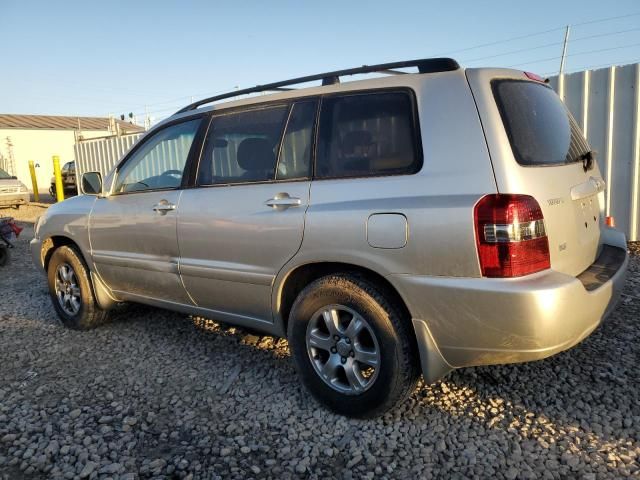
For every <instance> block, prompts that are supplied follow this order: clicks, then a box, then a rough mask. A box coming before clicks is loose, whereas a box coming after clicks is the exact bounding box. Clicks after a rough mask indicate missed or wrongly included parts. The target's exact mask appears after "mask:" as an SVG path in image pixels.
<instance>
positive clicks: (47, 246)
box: [40, 235, 80, 271]
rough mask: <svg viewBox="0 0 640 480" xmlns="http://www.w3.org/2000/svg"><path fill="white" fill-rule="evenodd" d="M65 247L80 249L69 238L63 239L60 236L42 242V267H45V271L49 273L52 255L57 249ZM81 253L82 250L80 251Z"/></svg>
mask: <svg viewBox="0 0 640 480" xmlns="http://www.w3.org/2000/svg"><path fill="white" fill-rule="evenodd" d="M65 245H72V246H74V247H76V248H77V247H78V246H77V245H76V243H75V242H74V241H73V240H71V239H70V238H69V237H63V236H59V235H55V236H53V237H49V238H47V239H46V240H45V241H44V242H42V252H41V253H40V254H41V255H42V265H43V266H44V270H45V271H47V269H48V268H49V260H51V255H53V252H55V251H56V249H58V248H60V247H63V246H65ZM78 251H80V249H78Z"/></svg>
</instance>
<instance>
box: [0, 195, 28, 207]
mask: <svg viewBox="0 0 640 480" xmlns="http://www.w3.org/2000/svg"><path fill="white" fill-rule="evenodd" d="M30 200H31V195H30V194H29V193H28V192H27V193H2V194H0V207H11V206H14V205H26V204H28V203H29V201H30Z"/></svg>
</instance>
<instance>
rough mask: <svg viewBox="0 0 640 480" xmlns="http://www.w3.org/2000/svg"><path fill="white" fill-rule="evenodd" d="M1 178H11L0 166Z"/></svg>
mask: <svg viewBox="0 0 640 480" xmlns="http://www.w3.org/2000/svg"><path fill="white" fill-rule="evenodd" d="M3 178H12V176H11V175H9V174H8V173H7V172H5V171H4V170H3V169H1V168H0V179H3Z"/></svg>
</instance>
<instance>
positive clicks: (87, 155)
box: [74, 133, 143, 179]
mask: <svg viewBox="0 0 640 480" xmlns="http://www.w3.org/2000/svg"><path fill="white" fill-rule="evenodd" d="M142 135H143V134H142V133H131V134H128V135H121V136H119V137H105V138H96V139H93V140H81V141H80V142H78V143H76V145H75V146H74V149H75V154H76V175H77V178H78V179H80V178H81V177H82V174H83V173H85V172H100V173H102V175H103V176H105V175H106V174H107V172H109V171H110V170H111V168H112V167H113V166H114V165H115V164H116V163H118V160H120V158H122V156H123V155H124V154H125V153H127V152H128V151H129V150H130V149H131V147H132V146H133V145H134V143H136V140H138V138H140V137H141V136H142Z"/></svg>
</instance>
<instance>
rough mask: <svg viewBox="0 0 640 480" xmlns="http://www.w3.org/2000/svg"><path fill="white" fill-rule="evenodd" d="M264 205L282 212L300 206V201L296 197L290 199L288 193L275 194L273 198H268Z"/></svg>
mask: <svg viewBox="0 0 640 480" xmlns="http://www.w3.org/2000/svg"><path fill="white" fill-rule="evenodd" d="M264 204H265V205H266V206H267V207H272V208H275V209H277V210H284V209H286V208H289V207H299V206H300V205H302V200H301V199H299V198H297V197H290V196H289V194H288V193H286V192H282V193H277V194H276V196H275V197H273V198H270V199H269V200H267V201H266V202H264Z"/></svg>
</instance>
